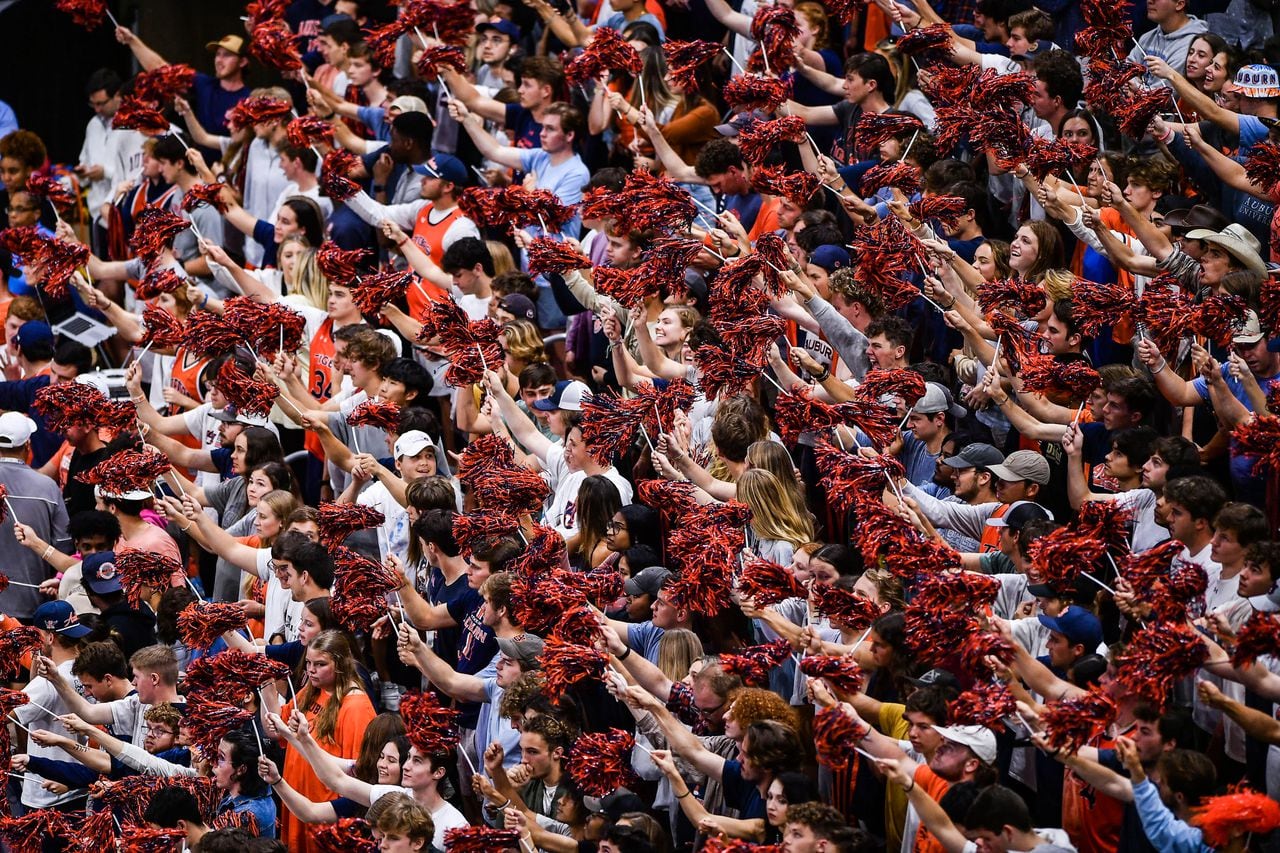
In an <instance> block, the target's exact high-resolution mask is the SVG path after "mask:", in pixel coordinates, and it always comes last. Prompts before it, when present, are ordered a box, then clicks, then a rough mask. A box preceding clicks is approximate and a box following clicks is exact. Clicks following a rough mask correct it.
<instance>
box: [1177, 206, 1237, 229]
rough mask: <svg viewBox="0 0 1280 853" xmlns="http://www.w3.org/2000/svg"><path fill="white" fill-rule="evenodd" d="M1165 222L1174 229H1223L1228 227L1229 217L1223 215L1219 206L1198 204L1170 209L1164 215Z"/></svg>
mask: <svg viewBox="0 0 1280 853" xmlns="http://www.w3.org/2000/svg"><path fill="white" fill-rule="evenodd" d="M1164 224H1165V225H1168V226H1169V227H1170V228H1172V229H1173V230H1174V231H1195V230H1200V229H1207V230H1209V231H1221V230H1222V229H1223V228H1226V227H1227V225H1228V221H1227V217H1225V216H1223V215H1222V214H1221V213H1220V212H1219V211H1218V209H1217V208H1214V207H1210V206H1209V205H1207V204H1197V205H1193V206H1191V207H1180V208H1178V209H1177V210H1171V211H1169V212H1168V213H1166V214H1165V215H1164Z"/></svg>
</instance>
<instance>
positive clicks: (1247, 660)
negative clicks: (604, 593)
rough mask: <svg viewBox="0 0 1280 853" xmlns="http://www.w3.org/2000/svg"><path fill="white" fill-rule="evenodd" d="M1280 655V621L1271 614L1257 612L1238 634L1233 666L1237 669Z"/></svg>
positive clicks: (1233, 654) (1233, 653)
mask: <svg viewBox="0 0 1280 853" xmlns="http://www.w3.org/2000/svg"><path fill="white" fill-rule="evenodd" d="M1275 654H1280V621H1277V620H1276V618H1275V617H1274V616H1272V615H1271V614H1270V613H1264V612H1263V611H1261V610H1255V611H1254V612H1253V613H1252V615H1250V616H1249V619H1248V621H1247V622H1245V623H1244V625H1243V626H1242V627H1241V628H1240V632H1239V633H1238V634H1236V647H1235V650H1234V651H1233V652H1232V654H1231V665H1232V666H1234V667H1236V668H1237V669H1238V668H1240V667H1243V666H1248V665H1249V664H1251V663H1253V662H1254V661H1256V660H1257V659H1258V658H1260V657H1262V656H1263V655H1275Z"/></svg>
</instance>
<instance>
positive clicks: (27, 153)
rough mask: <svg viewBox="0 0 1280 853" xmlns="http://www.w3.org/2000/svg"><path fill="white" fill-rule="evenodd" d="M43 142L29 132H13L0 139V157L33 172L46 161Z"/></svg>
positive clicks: (46, 154) (46, 153)
mask: <svg viewBox="0 0 1280 853" xmlns="http://www.w3.org/2000/svg"><path fill="white" fill-rule="evenodd" d="M48 156H49V154H48V151H47V150H46V149H45V147H44V141H43V140H42V139H41V138H40V137H39V136H37V135H36V134H34V133H32V132H31V131H29V130H15V131H13V132H11V133H8V134H6V135H5V136H4V137H3V138H0V157H9V158H12V159H14V160H17V161H18V162H20V163H21V164H22V165H23V166H26V167H27V169H28V170H31V171H34V170H36V169H39V168H40V167H41V166H43V165H44V161H45V160H46V159H48Z"/></svg>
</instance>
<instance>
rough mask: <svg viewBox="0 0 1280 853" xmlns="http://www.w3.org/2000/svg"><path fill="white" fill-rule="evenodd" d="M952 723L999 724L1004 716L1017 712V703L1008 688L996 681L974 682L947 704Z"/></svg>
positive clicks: (968, 724) (989, 725) (993, 725)
mask: <svg viewBox="0 0 1280 853" xmlns="http://www.w3.org/2000/svg"><path fill="white" fill-rule="evenodd" d="M947 711H948V714H949V720H950V722H951V724H952V725H960V726H986V727H987V728H989V729H992V728H995V727H996V726H998V725H1000V723H1001V722H1002V721H1003V720H1004V718H1005V717H1012V716H1015V715H1016V714H1017V711H1018V703H1017V702H1016V701H1014V698H1013V694H1011V693H1010V692H1009V688H1008V687H1006V686H1004V685H1003V684H1001V683H1000V682H998V681H978V682H975V683H974V685H973V686H972V687H970V688H969V689H968V690H966V691H965V692H963V693H961V694H960V695H959V696H957V697H956V698H955V699H953V700H952V701H951V702H949V703H948V704H947Z"/></svg>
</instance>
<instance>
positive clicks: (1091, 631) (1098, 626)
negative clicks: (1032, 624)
mask: <svg viewBox="0 0 1280 853" xmlns="http://www.w3.org/2000/svg"><path fill="white" fill-rule="evenodd" d="M1036 618H1037V619H1039V620H1040V624H1041V625H1043V626H1045V627H1046V628H1048V629H1049V630H1050V631H1056V632H1058V633H1059V634H1061V635H1062V636H1064V637H1066V638H1067V640H1068V642H1070V643H1071V645H1073V646H1074V645H1081V646H1084V648H1085V651H1088V652H1091V651H1093V650H1094V649H1096V648H1097V647H1098V644H1099V643H1101V642H1102V623H1101V622H1099V621H1098V617H1097V616H1094V615H1093V614H1092V613H1090V612H1089V611H1088V610H1085V609H1084V608H1083V607H1078V606H1076V605H1074V604H1073V605H1071V606H1070V607H1068V608H1067V609H1066V610H1063V611H1062V612H1061V613H1059V614H1058V615H1057V616H1045V615H1044V614H1041V615H1039V616H1037V617H1036Z"/></svg>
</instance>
